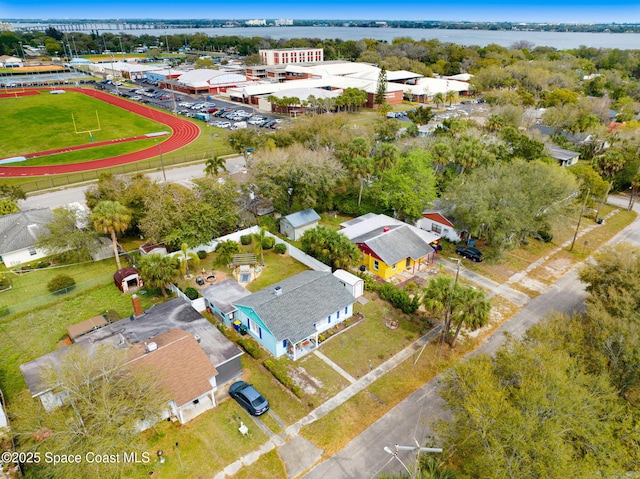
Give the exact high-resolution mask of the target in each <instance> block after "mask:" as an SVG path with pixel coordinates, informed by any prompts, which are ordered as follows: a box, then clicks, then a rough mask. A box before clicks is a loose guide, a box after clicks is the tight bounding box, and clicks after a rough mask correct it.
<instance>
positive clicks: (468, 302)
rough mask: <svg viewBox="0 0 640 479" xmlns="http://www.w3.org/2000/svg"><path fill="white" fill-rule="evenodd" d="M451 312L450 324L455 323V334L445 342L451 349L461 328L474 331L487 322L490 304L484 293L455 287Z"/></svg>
mask: <svg viewBox="0 0 640 479" xmlns="http://www.w3.org/2000/svg"><path fill="white" fill-rule="evenodd" d="M451 310H452V312H451V318H452V322H454V323H456V332H455V333H454V334H453V337H449V338H447V339H448V341H447V342H448V343H449V346H451V347H452V348H453V345H454V344H455V342H456V339H458V335H459V334H460V330H461V329H462V326H465V327H466V328H468V329H471V330H476V329H478V328H481V327H483V326H485V325H486V324H487V323H488V322H489V313H490V311H491V304H490V303H489V301H487V299H486V296H485V293H484V291H480V290H478V289H475V288H471V287H468V288H467V287H460V288H458V287H456V291H455V292H454V298H453V301H452V307H451ZM445 334H446V335H447V336H449V331H445Z"/></svg>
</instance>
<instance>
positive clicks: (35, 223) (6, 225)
mask: <svg viewBox="0 0 640 479" xmlns="http://www.w3.org/2000/svg"><path fill="white" fill-rule="evenodd" d="M52 219H53V213H51V210H50V209H49V208H38V209H34V210H26V211H20V212H19V213H12V214H10V215H4V216H0V255H2V254H6V253H10V252H11V251H17V250H21V249H24V248H30V247H31V246H33V245H35V243H36V238H37V237H38V235H39V234H40V233H41V232H42V230H43V226H46V225H48V224H49V223H50V222H51V220H52Z"/></svg>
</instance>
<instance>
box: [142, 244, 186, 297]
mask: <svg viewBox="0 0 640 479" xmlns="http://www.w3.org/2000/svg"><path fill="white" fill-rule="evenodd" d="M137 267H138V270H139V271H140V277H141V278H142V281H143V283H144V284H145V286H147V287H148V288H160V292H161V293H162V296H164V297H165V298H166V297H167V296H168V294H167V289H166V286H167V284H169V283H171V281H173V278H174V276H175V275H176V272H177V271H178V268H179V261H178V260H177V259H176V258H175V257H174V256H171V255H168V254H167V255H163V254H158V253H152V254H149V255H146V256H142V257H141V258H140V259H139V260H138V262H137Z"/></svg>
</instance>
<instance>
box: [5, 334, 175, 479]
mask: <svg viewBox="0 0 640 479" xmlns="http://www.w3.org/2000/svg"><path fill="white" fill-rule="evenodd" d="M40 380H41V381H42V386H43V388H44V389H45V390H47V389H49V388H50V389H51V390H52V391H54V392H57V393H60V392H64V393H66V395H65V396H64V405H63V406H62V407H60V408H58V409H56V410H54V411H51V412H45V411H44V410H43V409H42V405H41V404H40V401H38V400H36V399H32V398H31V397H29V398H27V399H25V400H24V401H15V402H14V403H13V404H12V410H11V413H12V418H13V421H12V430H13V431H14V434H15V437H16V439H17V441H18V442H19V444H20V447H21V450H22V451H32V452H38V453H39V454H40V456H41V458H42V460H41V461H40V463H39V464H33V463H32V464H28V465H27V470H28V473H29V474H30V475H29V477H42V478H50V479H67V478H71V477H87V478H88V477H100V478H107V479H111V478H113V479H115V478H118V477H122V476H123V475H124V472H125V468H126V467H127V464H126V463H125V462H124V461H122V460H121V461H98V460H95V461H89V460H81V461H78V462H69V461H64V462H60V463H59V464H57V465H53V464H52V463H51V462H50V461H45V460H44V457H45V455H46V454H47V453H49V454H52V455H53V454H58V455H63V456H64V457H70V456H71V455H75V454H78V455H80V457H82V458H86V456H85V455H86V454H87V453H95V454H98V455H100V456H101V457H102V455H103V454H108V455H115V454H119V455H120V457H121V458H122V453H123V452H127V453H134V452H135V453H137V454H138V457H143V456H142V453H143V452H144V451H145V449H146V447H145V445H144V443H143V441H142V436H141V435H140V426H141V425H142V421H147V422H148V423H150V424H153V423H154V422H155V421H157V420H159V419H160V417H161V415H162V413H163V412H165V410H166V407H167V406H166V402H167V400H168V398H167V396H166V394H164V393H163V391H162V389H161V387H160V385H159V382H158V375H157V372H153V371H151V370H146V369H142V368H134V367H132V366H131V365H129V357H128V351H127V350H126V349H118V348H116V347H114V346H111V345H107V344H101V343H98V344H96V345H95V347H94V348H92V349H86V348H84V347H82V346H77V345H72V346H71V347H70V348H69V349H68V351H67V352H65V353H64V354H63V355H62V356H61V360H60V362H59V364H57V366H56V367H55V368H54V367H53V366H51V367H49V368H46V369H45V370H44V371H43V373H42V375H41V378H40Z"/></svg>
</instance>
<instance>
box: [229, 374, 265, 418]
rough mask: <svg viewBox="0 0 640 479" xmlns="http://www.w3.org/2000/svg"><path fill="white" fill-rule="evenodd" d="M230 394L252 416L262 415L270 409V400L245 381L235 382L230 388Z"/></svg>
mask: <svg viewBox="0 0 640 479" xmlns="http://www.w3.org/2000/svg"><path fill="white" fill-rule="evenodd" d="M229 395H230V396H231V397H232V398H233V399H235V400H236V401H237V402H238V404H240V406H242V407H243V408H244V409H245V410H246V411H247V412H248V413H249V414H251V415H252V416H260V415H262V414H264V413H265V412H267V411H268V410H269V401H267V400H266V399H265V398H264V396H262V394H260V393H259V392H258V391H257V390H256V389H255V388H254V387H253V386H252V385H251V384H247V383H246V382H244V381H238V382H235V383H233V384H232V385H231V387H230V388H229Z"/></svg>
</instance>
